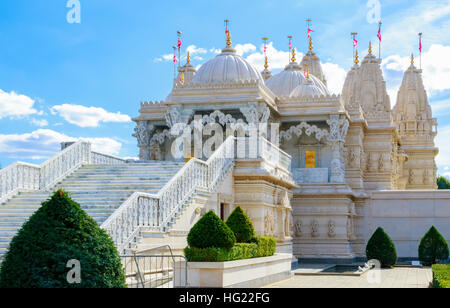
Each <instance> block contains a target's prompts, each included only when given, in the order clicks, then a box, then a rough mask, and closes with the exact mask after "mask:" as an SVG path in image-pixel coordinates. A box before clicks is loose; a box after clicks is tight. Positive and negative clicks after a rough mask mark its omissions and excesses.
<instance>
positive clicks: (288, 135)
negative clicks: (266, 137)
mask: <svg viewBox="0 0 450 308" xmlns="http://www.w3.org/2000/svg"><path fill="white" fill-rule="evenodd" d="M303 130H304V131H305V134H306V135H307V136H311V135H313V134H315V136H316V139H317V140H318V141H321V140H322V139H323V138H324V137H327V136H328V134H329V132H328V131H327V130H326V129H320V128H318V127H317V126H315V125H309V124H308V123H306V122H302V123H300V124H299V125H297V126H291V127H290V128H289V129H288V130H286V131H282V132H280V139H281V140H283V139H284V140H287V141H289V140H291V139H292V137H293V135H294V134H295V135H297V137H300V136H301V135H303Z"/></svg>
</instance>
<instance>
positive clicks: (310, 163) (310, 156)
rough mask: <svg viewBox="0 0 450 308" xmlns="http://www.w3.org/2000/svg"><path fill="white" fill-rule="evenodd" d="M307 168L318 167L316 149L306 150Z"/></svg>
mask: <svg viewBox="0 0 450 308" xmlns="http://www.w3.org/2000/svg"><path fill="white" fill-rule="evenodd" d="M305 168H306V169H315V168H316V151H306V152H305Z"/></svg>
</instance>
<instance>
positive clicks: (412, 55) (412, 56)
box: [411, 53, 414, 65]
mask: <svg viewBox="0 0 450 308" xmlns="http://www.w3.org/2000/svg"><path fill="white" fill-rule="evenodd" d="M411 64H412V65H414V54H413V53H412V54H411Z"/></svg>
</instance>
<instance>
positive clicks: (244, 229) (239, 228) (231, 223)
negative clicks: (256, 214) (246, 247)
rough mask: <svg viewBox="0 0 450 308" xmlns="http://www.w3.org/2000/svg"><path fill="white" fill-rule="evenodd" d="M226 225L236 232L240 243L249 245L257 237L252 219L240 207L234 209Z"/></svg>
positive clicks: (235, 234)
mask: <svg viewBox="0 0 450 308" xmlns="http://www.w3.org/2000/svg"><path fill="white" fill-rule="evenodd" d="M226 224H227V226H228V227H230V229H231V230H232V231H233V232H234V236H236V242H238V243H249V242H250V241H251V240H252V239H253V238H254V237H255V235H256V234H255V229H254V228H253V223H252V221H251V219H250V217H248V215H247V213H246V212H245V211H244V210H243V209H242V208H241V207H240V206H238V207H237V208H235V209H234V211H233V212H232V213H231V215H230V216H229V217H228V219H227V221H226Z"/></svg>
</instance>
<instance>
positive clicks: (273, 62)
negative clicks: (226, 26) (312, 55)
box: [246, 42, 303, 71]
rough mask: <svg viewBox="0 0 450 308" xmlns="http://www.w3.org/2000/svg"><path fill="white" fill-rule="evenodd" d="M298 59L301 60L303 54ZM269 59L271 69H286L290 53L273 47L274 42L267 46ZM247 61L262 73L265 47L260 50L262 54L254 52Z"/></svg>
mask: <svg viewBox="0 0 450 308" xmlns="http://www.w3.org/2000/svg"><path fill="white" fill-rule="evenodd" d="M297 57H298V58H299V59H301V58H302V57H303V54H302V53H298V54H297ZM267 58H268V60H269V67H270V68H269V69H270V70H271V71H273V70H280V69H284V68H285V67H286V65H287V64H288V63H289V62H288V60H289V51H282V50H278V49H276V48H275V47H274V46H273V42H270V43H269V44H268V45H267ZM246 59H247V61H248V62H250V63H251V64H253V65H255V66H256V67H257V68H258V70H260V71H262V70H263V69H264V61H265V59H264V46H263V45H262V46H261V48H260V52H254V53H252V54H250V55H248V56H247V58H246Z"/></svg>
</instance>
